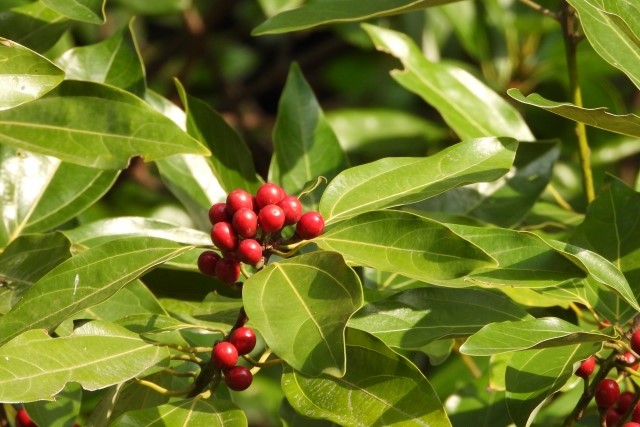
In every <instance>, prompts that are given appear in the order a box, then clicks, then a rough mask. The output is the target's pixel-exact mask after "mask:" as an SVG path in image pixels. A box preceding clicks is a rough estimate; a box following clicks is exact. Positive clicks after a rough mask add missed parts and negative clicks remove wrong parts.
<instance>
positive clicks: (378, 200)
mask: <svg viewBox="0 0 640 427" xmlns="http://www.w3.org/2000/svg"><path fill="white" fill-rule="evenodd" d="M517 146H518V142H517V141H515V140H512V139H510V138H480V139H474V140H470V141H465V142H461V143H458V144H455V145H453V146H451V147H449V148H446V149H444V150H442V151H439V152H438V153H436V154H434V155H432V156H429V157H426V158H415V157H399V158H387V159H382V160H378V161H375V162H372V163H368V164H365V165H360V166H355V167H352V168H349V169H347V170H345V171H343V172H342V173H340V174H339V175H338V176H337V177H336V178H335V179H334V180H333V181H331V182H330V183H329V185H328V186H327V188H326V190H325V192H324V194H323V195H322V200H321V201H320V213H322V215H323V216H324V218H325V221H326V222H327V223H332V222H337V221H340V220H344V219H346V218H349V217H352V216H355V215H357V214H359V213H362V212H367V211H373V210H377V209H384V208H390V207H394V206H400V205H405V204H409V203H414V202H418V201H420V200H424V199H427V198H429V197H433V196H435V195H438V194H440V193H442V192H444V191H446V190H449V189H451V188H455V187H458V186H461V185H465V184H470V183H474V182H485V181H494V180H496V179H498V178H500V177H501V176H502V175H504V174H505V173H506V172H507V171H508V170H509V168H510V167H511V164H512V163H513V159H514V156H515V150H516V147H517Z"/></svg>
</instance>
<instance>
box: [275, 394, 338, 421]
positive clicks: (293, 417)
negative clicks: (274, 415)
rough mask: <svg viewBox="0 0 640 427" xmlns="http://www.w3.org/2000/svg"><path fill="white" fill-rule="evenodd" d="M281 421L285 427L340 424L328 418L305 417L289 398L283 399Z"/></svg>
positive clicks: (280, 413)
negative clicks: (296, 409)
mask: <svg viewBox="0 0 640 427" xmlns="http://www.w3.org/2000/svg"><path fill="white" fill-rule="evenodd" d="M279 415H280V421H282V426H283V427H337V426H338V425H337V424H335V423H332V422H331V421H328V420H322V419H314V418H309V417H305V416H304V415H301V414H299V413H297V412H296V411H295V410H294V409H293V407H292V406H291V404H290V403H289V402H288V401H287V399H282V404H281V405H280V412H279Z"/></svg>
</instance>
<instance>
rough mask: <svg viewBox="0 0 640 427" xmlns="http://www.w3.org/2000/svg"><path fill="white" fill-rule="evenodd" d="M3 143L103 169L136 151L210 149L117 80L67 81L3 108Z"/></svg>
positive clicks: (150, 154)
mask: <svg viewBox="0 0 640 427" xmlns="http://www.w3.org/2000/svg"><path fill="white" fill-rule="evenodd" d="M0 143H3V144H7V145H11V146H14V147H18V148H24V149H27V150H33V151H35V152H38V153H41V154H45V155H51V156H54V157H58V158H59V159H61V160H63V161H68V162H70V163H75V164H79V165H83V166H89V167H93V168H98V169H121V168H124V167H126V166H127V164H128V163H129V159H130V158H131V157H132V156H142V157H144V158H145V160H146V161H151V160H155V159H160V158H163V157H168V156H171V155H173V154H181V153H193V154H202V155H207V154H209V150H208V149H207V148H205V147H204V146H202V145H201V144H200V143H199V142H197V141H196V140H194V139H192V138H190V137H189V136H187V135H186V134H185V133H184V132H182V131H181V130H180V128H179V127H178V126H176V125H175V124H174V123H173V122H171V121H170V120H169V119H167V118H166V117H164V116H163V115H161V114H160V113H157V112H155V111H154V110H153V109H151V107H149V106H148V105H147V104H146V103H144V102H143V101H142V100H140V99H139V98H137V97H135V96H134V95H132V94H130V93H128V92H124V91H122V90H119V89H116V88H114V87H112V86H106V85H101V84H97V83H92V82H79V81H72V80H69V81H65V82H63V83H62V84H60V85H59V86H58V87H57V88H56V89H55V90H53V91H51V92H49V93H48V94H47V95H46V96H44V97H42V98H39V99H37V100H35V101H32V102H29V103H27V104H23V105H21V106H19V107H15V108H12V109H10V110H5V111H0Z"/></svg>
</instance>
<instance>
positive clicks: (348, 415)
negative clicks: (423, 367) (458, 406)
mask: <svg viewBox="0 0 640 427" xmlns="http://www.w3.org/2000/svg"><path fill="white" fill-rule="evenodd" d="M347 360H348V367H347V373H346V374H345V376H344V377H342V378H335V377H332V376H329V375H321V376H318V377H311V376H307V375H305V374H302V373H300V372H297V371H294V370H293V369H291V368H289V367H287V368H285V372H284V374H283V375H282V389H283V390H284V393H285V396H286V397H287V399H288V400H289V403H291V405H292V406H293V408H294V409H295V410H296V411H297V412H299V413H301V414H302V415H305V416H307V417H310V418H323V419H328V420H330V421H333V422H335V423H336V424H338V425H341V426H346V427H350V426H372V427H374V426H390V425H407V426H409V425H414V426H429V427H446V426H451V423H450V422H449V419H448V418H447V415H446V413H445V411H444V409H443V407H442V404H441V403H440V400H439V399H438V396H437V394H436V393H435V391H434V389H433V388H432V387H431V384H429V381H427V379H426V378H425V377H424V376H423V375H422V373H421V372H420V371H419V370H418V369H417V368H416V367H415V366H414V365H413V364H411V363H410V362H409V361H407V360H406V359H405V358H403V357H402V356H400V355H398V354H396V353H394V352H393V351H391V350H390V349H389V348H388V347H386V346H385V345H384V344H382V343H381V342H380V341H378V340H376V339H375V338H373V337H371V336H369V335H367V334H365V333H363V332H360V331H357V330H354V329H350V330H348V341H347Z"/></svg>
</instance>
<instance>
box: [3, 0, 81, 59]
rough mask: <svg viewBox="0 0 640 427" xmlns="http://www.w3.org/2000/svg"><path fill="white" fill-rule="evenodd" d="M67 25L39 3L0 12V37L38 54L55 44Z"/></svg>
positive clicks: (53, 12) (57, 14) (61, 17)
mask: <svg viewBox="0 0 640 427" xmlns="http://www.w3.org/2000/svg"><path fill="white" fill-rule="evenodd" d="M69 24H70V21H69V20H68V19H67V18H65V17H64V16H63V15H60V14H59V13H57V12H55V11H54V10H52V9H49V8H48V7H46V6H45V5H44V4H43V3H41V2H39V1H37V2H33V3H29V4H26V5H24V6H20V7H15V8H13V9H10V10H7V11H4V12H0V29H1V30H0V33H1V34H0V35H2V36H3V37H6V38H7V39H10V40H13V41H14V42H16V43H19V44H21V45H23V46H26V47H28V48H30V49H33V50H36V51H39V52H44V51H46V50H49V48H51V47H52V46H53V45H54V44H56V42H57V41H58V40H59V39H60V37H61V36H62V35H63V34H64V32H65V31H67V28H68V27H69Z"/></svg>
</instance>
